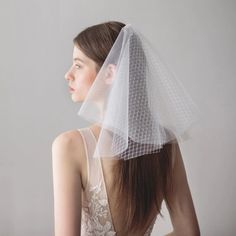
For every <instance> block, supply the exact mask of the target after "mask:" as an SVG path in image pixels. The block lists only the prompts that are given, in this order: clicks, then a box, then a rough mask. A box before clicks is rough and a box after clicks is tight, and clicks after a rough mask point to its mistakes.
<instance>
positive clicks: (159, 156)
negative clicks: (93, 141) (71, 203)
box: [73, 21, 174, 232]
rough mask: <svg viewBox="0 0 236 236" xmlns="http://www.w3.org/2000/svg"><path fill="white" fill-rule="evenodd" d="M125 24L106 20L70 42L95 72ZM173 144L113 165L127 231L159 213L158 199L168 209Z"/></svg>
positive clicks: (140, 226) (118, 207)
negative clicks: (163, 202)
mask: <svg viewBox="0 0 236 236" xmlns="http://www.w3.org/2000/svg"><path fill="white" fill-rule="evenodd" d="M124 26H125V24H124V23H121V22H117V21H109V22H105V23H101V24H97V25H93V26H91V27H88V28H86V29H85V30H83V31H82V32H80V33H79V34H78V35H77V36H76V37H75V38H74V40H73V42H74V44H75V45H76V46H78V47H79V48H80V49H81V50H82V51H83V52H84V54H85V55H86V56H88V57H89V58H91V59H92V60H94V61H95V62H96V64H97V71H99V69H100V68H101V66H102V64H103V63H104V61H105V59H106V57H107V55H108V53H109V51H110V49H111V47H112V46H113V44H114V42H115V40H116V38H117V36H118V34H119V32H120V30H121V29H122V27H124ZM173 155H174V153H173V143H171V142H170V143H168V144H165V145H164V146H163V148H162V149H161V150H160V152H158V153H153V154H147V155H143V156H139V157H137V158H133V159H129V160H123V159H122V160H120V161H119V162H118V164H116V165H115V166H114V169H113V173H114V179H115V180H116V184H115V185H114V188H115V189H116V190H117V191H116V192H117V194H118V196H119V197H120V199H124V201H122V202H123V207H121V205H118V204H117V211H120V212H121V211H123V210H124V209H126V212H127V213H126V215H125V216H124V220H125V222H126V223H127V224H126V225H127V229H126V230H127V231H130V232H136V231H137V230H140V229H142V228H143V227H144V226H146V225H147V222H148V220H149V216H150V211H151V210H152V209H153V207H155V208H156V210H157V212H158V213H159V214H160V215H161V216H162V217H163V215H162V214H161V204H162V200H163V199H165V200H166V202H167V206H168V208H169V209H170V210H171V209H172V207H171V202H170V196H171V194H172V190H173V189H172V188H173V186H172V166H173V164H172V160H173Z"/></svg>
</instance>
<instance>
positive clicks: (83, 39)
mask: <svg viewBox="0 0 236 236" xmlns="http://www.w3.org/2000/svg"><path fill="white" fill-rule="evenodd" d="M73 43H74V47H73V63H72V65H71V67H70V68H69V70H68V72H67V73H66V74H65V79H66V81H67V82H68V86H69V90H70V93H71V99H72V100H73V101H74V102H78V103H80V102H81V103H82V106H81V108H80V111H79V115H81V116H82V117H83V118H85V119H86V120H88V121H90V122H91V125H90V126H88V127H85V128H81V129H77V130H70V131H66V132H64V133H62V134H60V135H58V136H57V137H56V138H55V140H54V141H53V144H52V163H53V187H54V226H55V236H79V235H84V236H85V235H88V236H96V235H100V236H101V235H107V236H111V235H117V236H127V235H128V236H141V235H142V236H143V235H145V236H147V235H151V232H152V229H153V226H154V224H155V221H156V218H157V216H158V215H161V205H162V202H163V201H165V203H166V205H167V208H168V210H169V214H170V217H171V222H172V225H173V232H171V233H169V234H168V235H169V236H171V235H173V236H174V235H177V236H199V235H200V229H199V225H198V221H197V216H196V213H195V209H194V204H193V201H192V197H191V192H190V189H189V185H188V181H187V175H186V171H185V167H184V163H183V159H182V156H181V151H180V148H179V145H178V137H180V136H181V135H182V134H183V133H184V132H185V131H186V130H187V128H188V127H189V126H190V124H191V122H192V113H191V112H192V111H193V110H191V109H192V107H193V105H192V103H191V101H190V100H188V99H189V97H187V96H185V94H184V90H182V87H181V86H179V85H178V84H176V82H175V81H172V80H171V78H172V77H171V76H169V74H168V72H167V71H166V69H165V67H164V66H163V64H162V63H161V61H160V59H159V58H157V59H156V57H155V55H156V54H153V52H152V50H151V49H150V45H149V44H148V43H147V42H146V41H145V38H143V37H142V35H141V34H140V33H139V32H138V31H137V30H136V29H135V28H134V27H132V26H131V25H126V24H124V23H121V22H117V21H109V22H105V23H101V24H97V25H93V26H90V27H88V28H86V29H84V30H83V31H82V32H80V33H79V34H78V35H77V36H76V37H75V38H74V40H73ZM193 109H194V108H193ZM161 216H162V215H161Z"/></svg>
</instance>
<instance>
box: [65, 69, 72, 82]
mask: <svg viewBox="0 0 236 236" xmlns="http://www.w3.org/2000/svg"><path fill="white" fill-rule="evenodd" d="M65 79H66V80H72V79H73V75H72V74H71V69H69V70H68V71H67V72H66V74H65Z"/></svg>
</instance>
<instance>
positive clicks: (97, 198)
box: [78, 127, 157, 236]
mask: <svg viewBox="0 0 236 236" xmlns="http://www.w3.org/2000/svg"><path fill="white" fill-rule="evenodd" d="M78 131H79V132H80V134H81V136H82V138H83V141H84V148H85V153H86V163H84V164H85V165H84V166H86V167H87V168H86V169H87V171H86V172H84V173H86V176H84V178H82V179H85V180H86V183H84V187H85V189H84V191H83V194H82V225H81V235H130V236H131V235H135V236H138V235H140V236H141V235H142V236H143V235H150V234H151V231H152V228H153V225H154V223H155V220H156V216H157V210H156V209H155V208H153V210H152V211H151V212H150V218H149V220H148V221H147V222H148V224H147V226H146V228H144V229H143V230H142V231H140V230H139V232H136V233H133V234H131V233H129V234H127V232H125V230H124V229H125V226H126V222H124V218H125V217H124V216H125V215H126V214H127V212H126V211H125V210H124V211H122V212H123V214H120V212H119V214H118V212H117V211H116V209H115V204H116V203H117V201H119V202H122V199H117V197H116V194H115V192H114V191H113V184H114V182H115V181H114V180H113V179H112V176H113V175H112V165H113V164H115V162H116V161H117V160H104V159H94V158H93V153H94V151H95V147H96V137H95V135H94V133H93V131H92V130H91V129H90V128H89V127H88V128H83V129H79V130H78ZM84 166H83V167H82V169H84ZM124 209H125V208H124Z"/></svg>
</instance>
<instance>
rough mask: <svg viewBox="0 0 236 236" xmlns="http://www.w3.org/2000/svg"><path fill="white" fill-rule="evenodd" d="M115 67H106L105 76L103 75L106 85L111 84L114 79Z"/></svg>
mask: <svg viewBox="0 0 236 236" xmlns="http://www.w3.org/2000/svg"><path fill="white" fill-rule="evenodd" d="M115 70H116V66H115V65H114V64H109V65H108V67H107V71H106V75H105V82H106V84H112V81H113V79H114V74H115Z"/></svg>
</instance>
